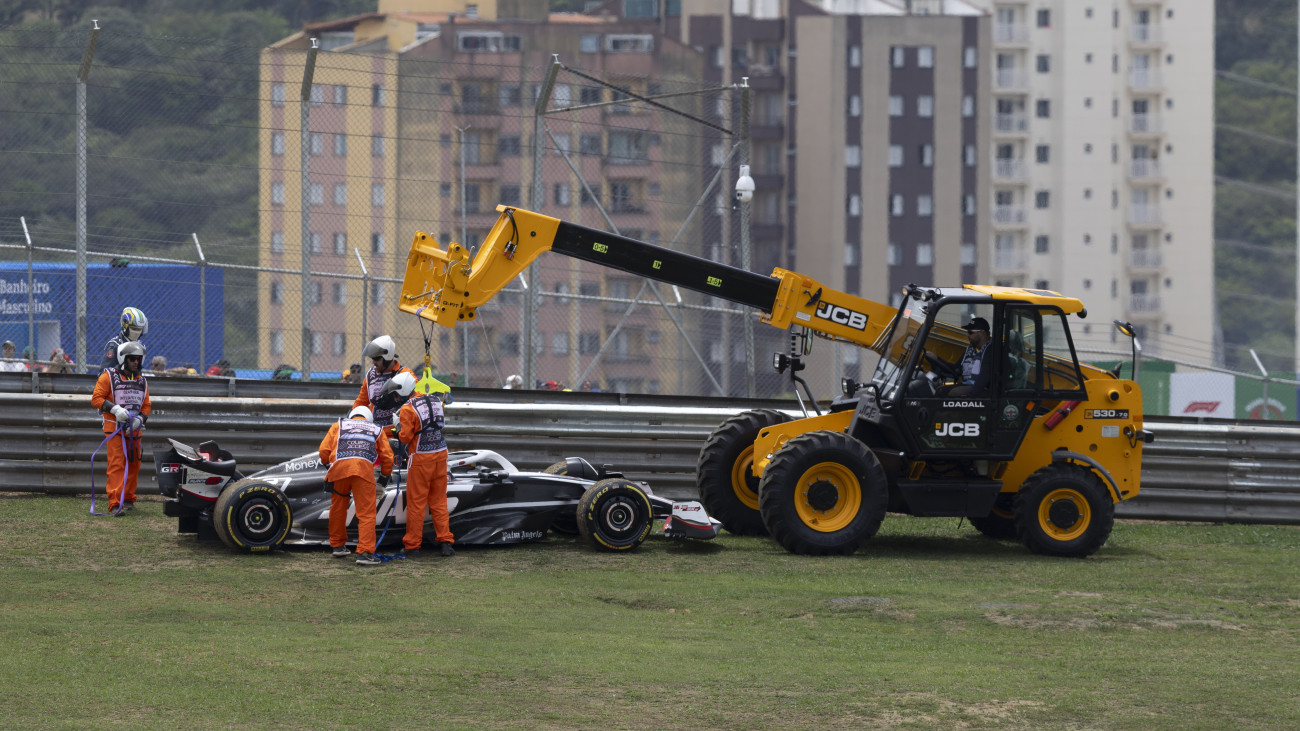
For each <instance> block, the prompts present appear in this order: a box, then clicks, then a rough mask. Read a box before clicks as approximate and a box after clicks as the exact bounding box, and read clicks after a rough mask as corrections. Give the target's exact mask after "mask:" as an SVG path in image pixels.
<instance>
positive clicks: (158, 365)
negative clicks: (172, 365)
mask: <svg viewBox="0 0 1300 731" xmlns="http://www.w3.org/2000/svg"><path fill="white" fill-rule="evenodd" d="M149 370H151V371H154V372H155V373H162V372H163V371H165V370H167V359H166V358H164V357H162V356H161V355H155V356H154V357H153V359H151V360H150V361H149Z"/></svg>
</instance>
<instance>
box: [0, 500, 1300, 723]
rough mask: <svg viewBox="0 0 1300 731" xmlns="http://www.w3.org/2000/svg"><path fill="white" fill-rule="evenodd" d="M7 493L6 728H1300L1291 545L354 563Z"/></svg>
mask: <svg viewBox="0 0 1300 731" xmlns="http://www.w3.org/2000/svg"><path fill="white" fill-rule="evenodd" d="M140 505H141V508H140V509H139V510H137V511H136V512H135V513H134V514H132V515H130V516H129V517H124V518H117V519H110V518H91V517H90V516H88V515H87V509H88V507H89V499H88V498H69V497H28V496H0V550H2V551H3V555H4V561H3V564H0V611H3V634H2V635H0V677H3V679H4V682H3V683H0V727H4V728H36V727H40V728H109V727H111V728H157V727H168V728H176V727H180V728H241V729H242V728H288V729H296V728H338V729H344V728H347V729H354V728H415V727H423V728H437V729H446V728H466V729H478V728H519V729H525V728H526V729H534V728H552V729H561V728H583V729H617V728H647V729H648V728H655V729H663V728H668V729H677V728H681V729H687V728H691V729H695V728H755V729H759V728H761V729H858V728H925V729H928V728H943V729H949V728H968V729H979V728H1021V729H1030V728H1032V729H1093V728H1100V729H1124V728H1141V729H1144V730H1145V729H1159V728H1169V729H1192V728H1204V729H1237V728H1252V729H1260V728H1273V729H1294V728H1300V701H1297V698H1298V697H1300V643H1298V642H1297V639H1298V638H1297V635H1298V634H1300V561H1298V560H1297V559H1300V551H1298V550H1297V549H1300V530H1296V529H1293V528H1281V527H1271V526H1255V527H1248V526H1208V525H1167V524H1152V523H1122V524H1120V525H1118V526H1117V527H1116V529H1115V532H1114V534H1112V536H1111V539H1110V542H1109V543H1108V544H1107V545H1106V547H1105V548H1103V549H1102V550H1101V551H1100V552H1099V553H1098V554H1097V555H1095V556H1094V557H1092V558H1090V559H1086V560H1069V559H1050V558H1043V557H1038V556H1033V555H1031V554H1029V553H1028V552H1027V551H1025V550H1024V549H1023V548H1022V547H1021V546H1019V545H1017V544H1012V543H997V542H993V541H990V540H988V539H985V538H983V537H982V536H980V535H979V534H978V533H977V532H976V531H975V530H974V529H972V528H970V527H969V526H968V525H960V526H959V525H958V522H957V521H956V520H950V519H912V518H905V517H899V516H890V517H889V518H887V519H886V520H885V524H884V528H883V529H882V531H881V534H880V535H879V536H877V538H876V539H875V540H874V541H873V542H872V544H871V545H870V546H869V547H868V549H867V550H864V551H862V552H860V553H859V554H858V555H856V556H852V557H840V558H808V557H801V556H792V555H789V554H787V553H785V551H784V550H782V549H781V548H780V547H779V546H777V545H776V544H775V543H774V542H772V541H770V540H769V539H759V538H737V537H732V536H730V535H728V534H726V533H724V534H723V536H722V537H721V538H719V540H717V541H715V542H713V543H711V544H702V543H695V544H690V543H676V542H670V541H667V540H665V539H663V538H662V537H661V536H658V535H656V536H652V537H651V538H650V539H649V540H648V541H647V542H646V544H645V545H644V546H642V548H641V549H640V550H638V551H637V552H636V553H634V554H631V555H612V554H608V553H598V552H595V551H594V550H590V549H588V548H587V547H586V546H585V545H583V544H581V543H579V542H578V541H577V540H576V539H569V538H565V537H552V538H549V539H547V540H546V541H544V542H542V543H539V544H534V545H528V546H518V547H511V548H499V549H477V550H476V549H464V550H461V551H460V552H459V553H458V554H457V555H456V556H455V557H454V558H451V559H442V558H440V557H434V556H429V557H426V558H422V559H420V560H417V561H409V562H393V563H389V564H385V565H383V566H379V567H369V568H367V567H360V566H356V565H355V564H353V563H352V562H351V561H346V562H345V561H341V560H336V559H333V558H331V557H330V556H329V555H328V554H327V553H324V552H319V551H296V550H295V551H287V552H282V553H277V554H274V555H270V556H244V555H238V554H234V553H231V552H229V551H228V550H226V549H225V548H224V547H221V546H220V545H212V544H199V543H197V542H196V541H195V540H194V538H193V536H178V535H177V534H176V532H175V521H174V520H171V519H168V518H165V517H164V516H163V515H162V505H161V503H160V502H158V501H157V499H156V498H151V499H145V500H142V501H141V503H140Z"/></svg>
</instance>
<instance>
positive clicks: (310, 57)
mask: <svg viewBox="0 0 1300 731" xmlns="http://www.w3.org/2000/svg"><path fill="white" fill-rule="evenodd" d="M319 50H320V42H319V41H318V40H317V39H315V38H313V39H311V48H309V49H308V50H307V64H306V66H305V67H304V68H303V71H302V101H301V102H299V109H300V115H299V116H300V117H301V121H300V122H299V126H300V129H299V131H298V136H299V138H300V146H301V148H302V149H301V150H299V152H300V153H301V154H299V158H300V159H301V160H302V173H301V175H302V245H301V249H302V295H301V296H300V298H299V301H300V302H301V303H302V380H304V381H310V380H311V302H310V300H308V299H307V297H308V292H309V287H310V286H311V257H310V244H311V203H310V195H311V83H312V76H313V74H315V72H316V53H317V52H318V51H319Z"/></svg>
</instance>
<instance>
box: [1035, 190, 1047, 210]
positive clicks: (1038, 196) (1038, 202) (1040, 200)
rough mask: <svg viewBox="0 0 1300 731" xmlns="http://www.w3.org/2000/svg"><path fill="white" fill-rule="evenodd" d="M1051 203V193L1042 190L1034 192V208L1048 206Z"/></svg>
mask: <svg viewBox="0 0 1300 731" xmlns="http://www.w3.org/2000/svg"><path fill="white" fill-rule="evenodd" d="M1050 204H1051V193H1049V192H1048V191H1046V190H1040V191H1037V192H1035V193H1034V208H1047V207H1048V206H1049V205H1050Z"/></svg>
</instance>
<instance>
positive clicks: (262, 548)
mask: <svg viewBox="0 0 1300 731" xmlns="http://www.w3.org/2000/svg"><path fill="white" fill-rule="evenodd" d="M292 525H293V514H292V511H291V510H290V508H289V500H288V499H287V498H286V497H285V496H284V493H283V492H281V491H280V490H279V489H277V488H276V487H274V486H272V485H270V484H268V483H266V482H262V481H243V482H237V483H235V484H233V485H231V486H230V487H227V488H226V489H225V490H222V491H221V495H220V496H219V497H218V498H217V504H216V505H215V506H213V508H212V527H213V528H214V530H215V531H216V534H217V537H218V538H220V539H221V542H222V543H224V544H226V545H227V546H229V547H230V548H234V549H236V550H239V551H244V552H245V553H266V552H270V551H274V550H276V549H277V548H279V547H280V545H281V544H282V543H284V539H285V538H287V537H288V536H289V528H290V527H291V526H292Z"/></svg>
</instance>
